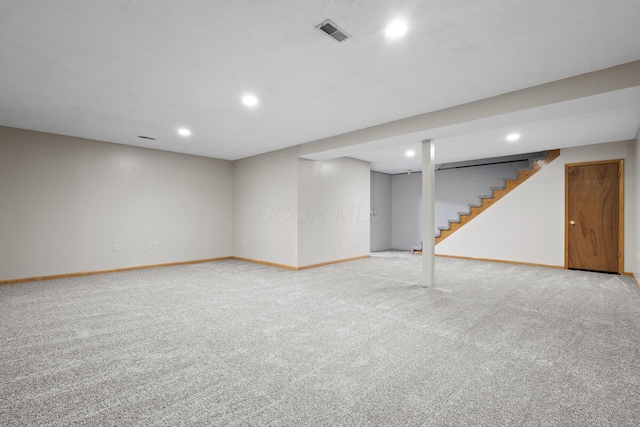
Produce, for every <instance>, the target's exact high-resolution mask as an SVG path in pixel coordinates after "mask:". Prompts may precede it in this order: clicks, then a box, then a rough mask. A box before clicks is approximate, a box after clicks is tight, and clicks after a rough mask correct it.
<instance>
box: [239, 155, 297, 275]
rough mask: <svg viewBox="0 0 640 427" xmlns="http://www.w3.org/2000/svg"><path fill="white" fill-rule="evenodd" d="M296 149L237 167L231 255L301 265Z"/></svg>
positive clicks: (285, 264)
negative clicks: (297, 220) (299, 254)
mask: <svg viewBox="0 0 640 427" xmlns="http://www.w3.org/2000/svg"><path fill="white" fill-rule="evenodd" d="M298 151H299V148H298V147H292V148H287V149H284V150H278V151H273V152H270V153H266V154H262V155H259V156H253V157H248V158H246V159H241V160H236V161H235V162H234V163H233V216H234V222H233V231H234V232H233V254H234V255H235V256H237V257H241V258H247V259H251V260H256V261H263V262H270V263H274V264H281V265H284V266H290V267H296V266H297V265H298V247H297V241H298V224H297V222H296V215H297V212H296V210H297V207H298V178H297V176H298Z"/></svg>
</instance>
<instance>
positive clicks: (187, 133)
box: [178, 128, 191, 136]
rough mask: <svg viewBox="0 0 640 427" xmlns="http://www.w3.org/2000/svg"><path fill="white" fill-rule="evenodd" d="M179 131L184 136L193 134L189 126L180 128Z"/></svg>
mask: <svg viewBox="0 0 640 427" xmlns="http://www.w3.org/2000/svg"><path fill="white" fill-rule="evenodd" d="M178 133H179V134H180V135H182V136H189V135H191V131H190V130H189V129H187V128H180V129H178Z"/></svg>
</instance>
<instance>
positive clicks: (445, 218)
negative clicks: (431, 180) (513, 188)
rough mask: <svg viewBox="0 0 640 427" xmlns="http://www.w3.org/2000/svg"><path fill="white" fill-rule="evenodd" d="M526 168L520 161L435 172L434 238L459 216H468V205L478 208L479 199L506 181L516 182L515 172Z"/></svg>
mask: <svg viewBox="0 0 640 427" xmlns="http://www.w3.org/2000/svg"><path fill="white" fill-rule="evenodd" d="M529 166H530V165H529V161H528V160H523V161H517V162H508V163H496V164H487V165H479V166H467V167H461V168H455V169H443V170H437V171H436V173H435V175H436V186H435V187H436V189H435V190H436V206H435V215H436V222H435V226H436V235H438V232H439V231H438V227H447V226H448V225H449V220H454V219H458V213H459V212H469V210H470V208H469V204H480V203H481V197H483V196H490V195H491V194H492V191H491V188H492V187H498V188H501V187H504V185H505V179H515V178H517V177H518V169H527V168H529Z"/></svg>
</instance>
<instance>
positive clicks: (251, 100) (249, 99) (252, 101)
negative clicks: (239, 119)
mask: <svg viewBox="0 0 640 427" xmlns="http://www.w3.org/2000/svg"><path fill="white" fill-rule="evenodd" d="M242 103H243V104H244V105H246V106H247V107H255V106H256V105H258V98H257V97H256V96H255V95H251V94H249V95H245V96H243V97H242Z"/></svg>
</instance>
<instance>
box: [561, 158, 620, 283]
mask: <svg viewBox="0 0 640 427" xmlns="http://www.w3.org/2000/svg"><path fill="white" fill-rule="evenodd" d="M604 163H617V164H618V178H619V179H618V254H619V255H618V271H617V273H618V274H624V159H614V160H599V161H595V162H581V163H565V165H564V268H565V270H566V269H568V268H569V221H570V218H569V168H570V167H572V166H589V165H598V164H604Z"/></svg>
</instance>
